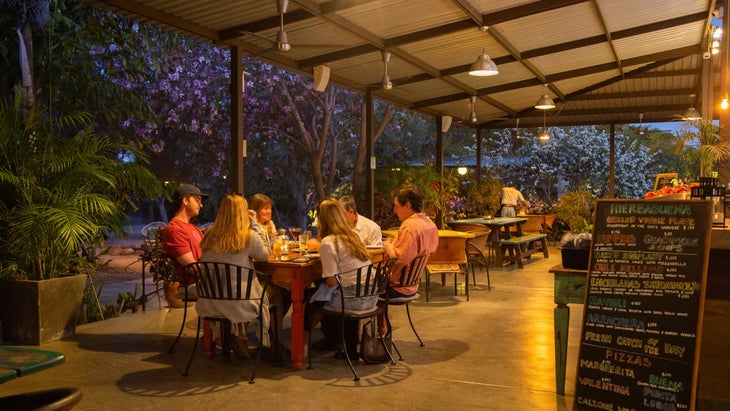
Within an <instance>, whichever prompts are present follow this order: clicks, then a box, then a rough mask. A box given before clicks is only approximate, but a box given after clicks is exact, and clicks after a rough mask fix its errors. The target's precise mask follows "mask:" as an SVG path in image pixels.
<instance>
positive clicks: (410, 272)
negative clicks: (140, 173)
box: [380, 254, 428, 361]
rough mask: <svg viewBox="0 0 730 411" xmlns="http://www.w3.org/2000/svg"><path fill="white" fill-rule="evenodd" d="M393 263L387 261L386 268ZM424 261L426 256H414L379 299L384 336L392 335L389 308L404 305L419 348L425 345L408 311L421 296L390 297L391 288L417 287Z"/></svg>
mask: <svg viewBox="0 0 730 411" xmlns="http://www.w3.org/2000/svg"><path fill="white" fill-rule="evenodd" d="M394 261H395V260H394V259H392V260H389V262H388V266H389V267H390V268H392V264H393V263H394ZM426 261H428V255H425V254H424V255H419V256H416V258H414V259H413V261H411V262H410V263H409V264H408V265H406V266H403V268H401V270H400V273H399V276H398V281H397V283H396V285H394V286H393V285H388V289H387V290H386V292H385V294H384V295H383V296H382V297H381V298H380V303H381V304H382V306H383V314H384V315H383V316H384V317H385V323H386V325H387V332H386V334H390V335H391V336H392V335H393V326H392V325H391V323H390V316H389V315H388V309H389V307H390V306H397V305H405V306H406V314H407V315H408V323H409V324H410V325H411V330H413V334H415V335H416V338H417V339H418V342H419V343H420V345H421V347H423V346H424V345H425V344H424V343H423V340H422V339H421V336H420V335H418V331H416V327H415V326H414V325H413V320H412V319H411V311H410V309H409V306H410V303H411V302H412V301H415V300H417V299H418V298H419V297H420V296H421V295H420V294H419V293H418V292H416V293H414V294H413V295H409V296H403V297H400V296H399V297H395V296H391V288H394V287H395V288H400V287H411V286H418V285H419V284H420V283H421V273H423V269H424V268H425V267H426ZM392 274H393V273H391V278H392ZM392 341H393V348H395V351H396V352H397V353H398V360H399V361H403V356H402V355H401V353H400V350H399V349H398V346H397V345H396V343H395V339H393V340H392Z"/></svg>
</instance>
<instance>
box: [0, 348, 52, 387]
mask: <svg viewBox="0 0 730 411" xmlns="http://www.w3.org/2000/svg"><path fill="white" fill-rule="evenodd" d="M65 361H66V357H65V356H64V355H63V354H62V353H60V352H55V351H45V350H37V349H33V348H22V347H11V346H0V383H3V382H5V381H9V380H12V379H13V378H17V377H22V376H25V375H28V374H32V373H34V372H38V371H41V370H45V369H46V368H51V367H55V366H56V365H61V364H63V363H64V362H65Z"/></svg>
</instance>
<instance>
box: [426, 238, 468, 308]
mask: <svg viewBox="0 0 730 411" xmlns="http://www.w3.org/2000/svg"><path fill="white" fill-rule="evenodd" d="M466 240H467V239H466V238H464V237H439V244H438V247H437V248H436V251H434V252H433V253H431V255H430V256H429V257H428V262H427V263H426V274H427V275H426V301H429V300H430V297H429V287H430V283H431V280H430V278H431V275H434V274H441V284H442V285H445V276H446V274H453V275H454V295H458V294H459V291H458V287H457V285H458V281H457V278H458V276H459V275H463V276H464V290H465V291H464V292H465V294H466V301H469V272H468V269H467V265H468V263H469V260H468V259H467V258H466Z"/></svg>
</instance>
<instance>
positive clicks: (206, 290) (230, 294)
mask: <svg viewBox="0 0 730 411" xmlns="http://www.w3.org/2000/svg"><path fill="white" fill-rule="evenodd" d="M186 268H187V270H188V271H189V272H193V273H195V284H196V287H197V291H198V300H199V301H200V300H202V299H209V300H219V301H256V302H257V303H258V319H259V335H260V338H259V340H258V352H257V355H256V365H255V366H254V369H253V371H252V372H251V378H250V379H249V384H253V383H254V382H255V380H254V378H255V377H256V371H257V370H258V367H259V362H260V361H261V352H262V347H263V345H262V343H263V339H264V338H263V336H264V332H265V331H264V325H263V321H262V317H261V313H262V309H263V307H264V299H265V297H266V288H267V285H268V282H266V284H263V286H262V288H263V289H262V291H261V295H260V296H255V295H254V294H252V292H251V291H252V290H253V285H254V282H256V281H259V277H260V276H267V274H264V273H260V272H258V271H256V270H254V269H253V268H250V267H243V266H239V265H235V264H226V263H215V262H204V261H199V262H195V263H191V264H188V265H187V267H186ZM269 309H270V310H274V309H276V308H275V307H270V308H269ZM271 318H272V321H275V320H274V318H275V317H274V316H271ZM203 321H218V322H220V323H221V329H223V330H224V332H223V342H222V343H223V344H222V346H223V353H224V357H225V358H227V356H228V355H229V353H230V350H231V347H232V345H231V344H232V343H233V341H232V338H231V337H232V335H231V333H230V329H231V321H230V320H229V319H228V318H226V317H223V316H198V327H197V329H196V331H195V344H194V345H193V350H192V352H191V353H190V359H189V360H188V365H187V367H185V372H184V373H183V375H185V376H187V375H188V371H189V370H190V365H191V364H192V363H193V357H194V356H195V351H196V348H197V346H198V340H199V337H200V328H201V324H202V323H203ZM271 326H275V325H273V324H272V325H271ZM274 343H276V344H278V341H272V344H274Z"/></svg>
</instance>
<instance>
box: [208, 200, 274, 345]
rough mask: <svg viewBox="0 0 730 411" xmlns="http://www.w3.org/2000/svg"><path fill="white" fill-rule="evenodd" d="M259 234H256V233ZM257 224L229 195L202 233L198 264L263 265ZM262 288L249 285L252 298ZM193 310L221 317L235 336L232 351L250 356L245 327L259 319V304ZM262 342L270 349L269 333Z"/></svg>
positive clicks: (212, 304) (264, 249) (265, 254)
mask: <svg viewBox="0 0 730 411" xmlns="http://www.w3.org/2000/svg"><path fill="white" fill-rule="evenodd" d="M257 231H258V232H257ZM260 231H261V230H260V228H259V227H258V224H257V223H256V222H255V221H254V222H252V221H251V218H250V217H249V214H248V203H247V202H246V199H245V198H243V196H241V195H238V194H228V195H226V196H225V197H224V198H223V201H221V205H220V208H219V209H218V215H216V217H215V222H214V223H213V226H211V227H210V228H209V229H208V230H206V232H205V236H203V240H202V241H201V242H200V248H201V249H202V251H203V253H202V255H201V256H200V261H203V262H216V263H229V264H236V265H240V266H244V267H253V262H252V261H251V260H252V259H254V260H261V261H265V260H267V259H268V258H269V253H270V252H271V251H270V249H269V247H268V246H267V245H266V243H265V242H264V239H263V235H262V234H263V233H260ZM262 291H263V288H262V287H261V284H259V282H258V281H256V283H255V284H253V285H252V290H251V296H252V297H261V293H262ZM195 309H196V310H197V311H198V315H200V316H208V315H215V316H224V317H226V318H228V319H229V320H230V321H231V323H233V324H237V326H235V327H233V332H234V334H237V336H238V338H237V339H236V344H234V350H236V353H237V354H238V355H240V356H242V357H247V356H249V354H248V349H247V346H246V325H247V323H248V322H250V321H253V320H255V319H256V318H257V317H258V312H259V303H258V300H250V301H220V300H215V301H214V300H208V299H205V298H200V299H198V302H197V304H196V305H195ZM261 312H262V315H261V316H262V318H261V321H262V322H263V326H264V330H267V331H268V328H269V309H268V298H264V307H263V309H262V310H261ZM262 342H263V343H264V345H265V346H269V345H270V343H269V341H268V332H265V333H264V335H263V336H262Z"/></svg>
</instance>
